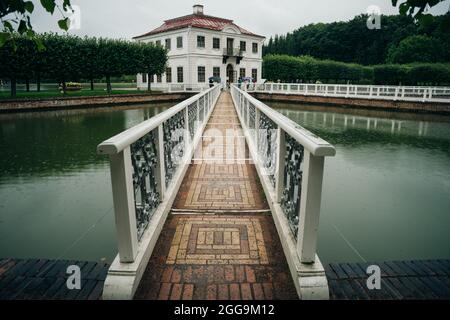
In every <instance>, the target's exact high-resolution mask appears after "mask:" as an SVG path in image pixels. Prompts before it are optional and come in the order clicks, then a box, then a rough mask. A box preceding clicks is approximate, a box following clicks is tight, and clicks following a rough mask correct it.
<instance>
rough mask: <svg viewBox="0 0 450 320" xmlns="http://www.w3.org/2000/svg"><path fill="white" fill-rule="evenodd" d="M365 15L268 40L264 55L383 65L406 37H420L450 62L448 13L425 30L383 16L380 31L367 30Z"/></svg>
mask: <svg viewBox="0 0 450 320" xmlns="http://www.w3.org/2000/svg"><path fill="white" fill-rule="evenodd" d="M367 18H368V17H367V15H360V16H357V17H355V18H353V19H352V20H350V21H347V22H333V23H316V24H310V25H307V26H304V27H301V28H299V29H297V30H295V31H293V32H292V33H288V34H287V35H283V36H275V37H273V38H270V39H269V41H268V43H267V45H265V46H264V48H263V52H264V55H268V54H287V55H291V56H304V55H308V56H312V57H315V58H318V59H330V60H334V61H342V62H353V63H358V64H363V65H376V64H383V63H386V58H387V56H388V53H389V49H390V48H391V47H394V48H395V47H397V46H398V44H399V43H400V42H401V41H402V40H404V39H405V38H407V37H410V36H416V35H423V36H426V37H432V38H434V39H436V41H437V42H438V48H437V50H438V51H441V52H447V55H443V56H441V58H440V60H439V61H441V62H448V61H450V54H448V52H450V33H449V29H450V13H447V14H446V15H443V16H437V17H433V19H432V22H431V23H430V24H428V25H427V26H423V25H417V24H416V23H415V22H414V19H413V18H412V17H410V16H403V15H397V16H382V17H381V29H380V30H369V29H367Z"/></svg>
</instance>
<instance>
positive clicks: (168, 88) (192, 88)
mask: <svg viewBox="0 0 450 320" xmlns="http://www.w3.org/2000/svg"><path fill="white" fill-rule="evenodd" d="M137 88H138V89H139V90H147V83H139V84H138V86H137ZM151 89H152V90H155V91H162V92H166V93H177V92H202V91H206V90H208V89H210V85H209V83H203V84H201V83H200V84H188V83H158V82H157V83H152V84H151Z"/></svg>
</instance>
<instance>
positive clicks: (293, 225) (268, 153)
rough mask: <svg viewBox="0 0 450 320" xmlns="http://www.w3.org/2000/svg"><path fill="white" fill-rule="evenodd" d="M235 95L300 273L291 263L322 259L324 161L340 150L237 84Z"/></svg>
mask: <svg viewBox="0 0 450 320" xmlns="http://www.w3.org/2000/svg"><path fill="white" fill-rule="evenodd" d="M231 94H232V97H233V102H234V104H235V107H236V111H237V113H238V116H239V119H240V122H241V125H242V127H243V130H244V133H245V137H246V140H247V144H248V146H249V149H250V153H251V155H252V159H253V161H254V162H255V164H256V168H257V170H258V172H259V174H260V177H262V179H261V182H262V185H263V188H264V191H265V193H266V196H267V198H268V200H269V203H270V206H271V211H272V214H273V217H274V221H275V223H276V225H277V229H278V232H279V233H280V235H281V237H280V238H281V240H282V244H283V247H284V251H285V254H286V256H287V258H288V262H289V264H290V268H291V273H292V274H296V273H299V272H301V271H299V269H301V267H299V266H298V264H297V266H294V265H295V262H293V261H300V262H301V263H303V264H314V263H315V262H318V261H316V260H318V259H317V257H316V246H317V232H318V229H319V214H320V203H321V194H322V180H323V170H324V161H325V157H327V156H334V155H335V154H336V150H335V148H334V147H333V146H332V145H330V144H329V143H328V142H326V141H324V140H322V139H321V138H319V137H317V136H316V135H314V134H312V133H311V132H309V131H307V130H306V129H304V128H302V127H301V126H299V125H298V124H296V123H295V122H293V121H291V120H290V119H288V118H286V117H285V116H283V115H282V114H280V113H278V112H276V111H274V110H273V109H271V108H270V107H268V106H267V105H265V104H264V103H262V102H260V101H258V100H257V99H255V98H253V97H252V96H250V95H249V94H248V93H247V92H244V91H242V90H240V89H239V88H238V87H237V86H236V85H232V86H231ZM318 264H319V265H320V262H319V263H318ZM293 270H294V271H293ZM315 271H317V270H315ZM325 281H326V280H325Z"/></svg>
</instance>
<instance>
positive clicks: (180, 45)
mask: <svg viewBox="0 0 450 320" xmlns="http://www.w3.org/2000/svg"><path fill="white" fill-rule="evenodd" d="M177 48H178V49H181V48H183V37H177Z"/></svg>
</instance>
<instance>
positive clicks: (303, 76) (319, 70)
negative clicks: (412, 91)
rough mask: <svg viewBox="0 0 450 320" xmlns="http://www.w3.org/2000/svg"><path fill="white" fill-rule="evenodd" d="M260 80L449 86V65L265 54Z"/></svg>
mask: <svg viewBox="0 0 450 320" xmlns="http://www.w3.org/2000/svg"><path fill="white" fill-rule="evenodd" d="M263 70H264V77H265V78H266V79H267V80H269V81H278V80H280V81H282V82H316V81H321V82H328V83H329V82H332V83H342V82H344V83H346V82H351V83H355V84H357V83H363V84H386V85H398V84H404V85H443V84H450V64H444V63H427V64H424V63H422V64H408V65H399V64H388V65H376V66H373V67H369V66H362V65H358V64H354V63H344V62H338V61H332V60H318V59H315V58H312V57H309V56H301V57H293V56H287V55H267V56H265V57H264V62H263Z"/></svg>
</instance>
